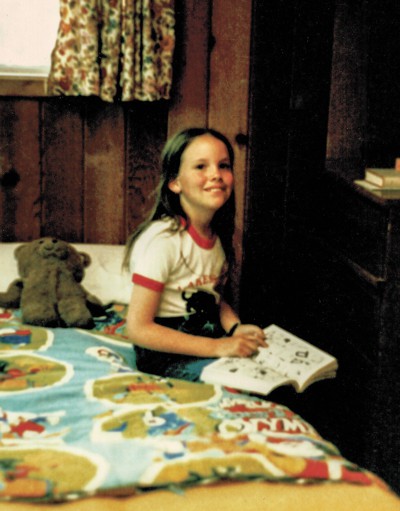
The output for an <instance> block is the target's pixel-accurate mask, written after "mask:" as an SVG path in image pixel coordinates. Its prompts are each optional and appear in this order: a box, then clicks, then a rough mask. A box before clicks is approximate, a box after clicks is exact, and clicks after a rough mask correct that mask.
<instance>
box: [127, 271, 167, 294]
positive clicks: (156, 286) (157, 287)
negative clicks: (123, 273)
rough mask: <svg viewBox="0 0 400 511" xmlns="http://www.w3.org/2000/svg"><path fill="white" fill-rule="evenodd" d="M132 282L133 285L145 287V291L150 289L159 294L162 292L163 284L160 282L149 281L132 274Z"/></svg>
mask: <svg viewBox="0 0 400 511" xmlns="http://www.w3.org/2000/svg"><path fill="white" fill-rule="evenodd" d="M132 282H133V283H134V284H138V285H139V286H143V287H147V289H152V290H153V291H158V292H160V293H161V292H162V291H163V290H164V284H163V283H162V282H158V280H153V279H149V278H148V277H144V276H143V275H139V274H138V273H134V274H133V275H132Z"/></svg>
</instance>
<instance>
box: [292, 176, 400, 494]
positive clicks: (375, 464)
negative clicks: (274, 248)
mask: <svg viewBox="0 0 400 511" xmlns="http://www.w3.org/2000/svg"><path fill="white" fill-rule="evenodd" d="M319 190H320V192H319V193H318V198H316V209H317V210H318V214H315V215H314V218H315V219H316V220H315V221H316V223H317V225H316V226H313V227H315V230H314V229H310V230H309V231H308V232H307V233H304V232H303V234H302V235H301V234H300V235H299V232H297V233H293V236H289V238H291V239H292V241H293V240H295V243H294V244H293V243H292V245H291V246H292V248H291V251H292V257H289V263H290V267H291V268H294V269H293V270H292V271H293V279H291V284H290V286H289V287H291V288H292V289H293V288H294V287H295V286H297V288H298V289H299V286H300V289H301V290H302V292H303V296H304V297H305V298H304V299H303V300H301V299H299V293H298V296H297V300H296V303H297V306H296V305H295V303H292V304H291V306H289V310H290V312H291V314H290V315H291V317H292V318H295V319H294V323H293V324H292V327H293V328H296V329H297V330H298V331H300V332H301V333H303V334H304V335H306V336H308V338H309V339H310V340H316V341H317V342H319V343H320V345H321V347H323V348H326V349H327V350H329V351H330V352H332V353H333V354H334V355H335V356H336V357H337V358H338V359H339V372H338V377H337V379H336V381H334V382H332V383H330V384H327V386H326V388H324V389H322V387H321V389H320V392H321V394H319V396H320V403H321V410H320V412H321V413H318V411H316V410H315V406H314V408H313V409H314V413H315V414H316V420H317V422H318V417H317V416H318V415H322V416H323V417H324V419H325V421H328V422H329V421H332V423H331V424H330V425H329V424H326V422H325V427H326V428H325V429H326V430H327V431H332V432H334V438H333V440H334V441H335V442H336V443H337V444H338V445H339V447H340V448H341V450H342V451H343V453H344V454H345V455H346V456H347V457H348V458H349V459H351V460H354V461H356V462H357V463H359V464H361V465H362V466H364V467H366V468H368V469H371V470H373V471H374V472H376V473H378V474H380V475H381V476H382V477H384V478H385V480H386V481H387V482H389V483H390V484H391V485H392V486H393V487H394V488H395V489H396V490H397V491H400V190H399V191H372V192H371V191H367V190H365V189H364V188H363V187H361V186H358V185H356V184H354V183H352V182H346V181H345V180H342V179H340V178H338V177H337V176H334V175H331V174H330V173H329V172H328V173H327V174H326V175H325V176H324V178H323V179H322V183H321V186H320V187H319ZM299 236H302V240H300V239H299ZM289 246H290V243H289ZM294 262H295V264H293V263H294ZM288 268H289V266H288ZM295 310H296V311H297V312H296V313H295V314H294V315H293V311H295ZM292 321H293V319H292ZM288 323H289V324H290V321H289V322H288ZM324 343H325V344H324ZM322 384H323V382H321V383H319V384H317V385H322ZM317 385H316V386H315V390H314V391H313V392H314V393H316V394H318V392H319V389H317ZM322 392H323V394H322ZM308 399H309V400H311V401H312V402H313V404H315V400H314V399H312V396H311V395H310V397H309V398H308ZM327 407H328V408H330V410H331V413H330V414H329V413H328V414H327V413H326V411H325V412H324V413H322V409H326V408H327ZM313 420H314V419H313ZM324 433H325V431H324Z"/></svg>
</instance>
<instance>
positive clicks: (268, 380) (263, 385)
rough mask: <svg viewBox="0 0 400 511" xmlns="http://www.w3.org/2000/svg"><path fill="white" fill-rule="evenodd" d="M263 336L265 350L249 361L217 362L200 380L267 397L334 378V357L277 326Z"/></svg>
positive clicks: (230, 358) (335, 366) (204, 372)
mask: <svg viewBox="0 0 400 511" xmlns="http://www.w3.org/2000/svg"><path fill="white" fill-rule="evenodd" d="M264 332H265V333H266V336H267V338H266V341H267V344H268V347H267V348H259V350H258V352H257V353H256V355H254V356H253V357H251V358H238V357H222V358H219V359H218V360H216V361H215V362H212V363H211V364H209V365H208V366H206V367H205V368H204V369H203V371H202V373H201V380H202V381H204V382H206V383H213V384H219V385H224V386H226V387H232V388H235V389H240V390H244V391H248V392H254V393H257V394H264V395H267V394H269V393H270V392H272V390H274V389H275V388H277V387H280V386H281V385H293V387H294V388H295V389H296V391H297V392H303V390H305V389H306V388H307V387H308V386H309V385H311V384H312V383H314V382H316V381H318V380H323V379H327V378H334V377H335V376H336V370H337V367H338V363H337V360H336V358H335V357H333V356H331V355H329V354H328V353H326V352H325V351H322V350H320V349H319V348H317V347H315V346H313V345H312V344H309V343H308V342H306V341H304V340H302V339H300V338H299V337H296V336H295V335H293V334H291V333H290V332H287V331H286V330H284V329H283V328H280V327H278V326H277V325H270V326H268V327H267V328H265V329H264Z"/></svg>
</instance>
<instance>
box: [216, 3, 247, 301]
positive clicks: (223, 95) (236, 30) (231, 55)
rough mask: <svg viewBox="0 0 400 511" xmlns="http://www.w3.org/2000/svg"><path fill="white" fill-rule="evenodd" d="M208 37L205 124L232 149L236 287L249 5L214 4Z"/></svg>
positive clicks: (243, 173)
mask: <svg viewBox="0 0 400 511" xmlns="http://www.w3.org/2000/svg"><path fill="white" fill-rule="evenodd" d="M212 33H213V36H214V38H215V46H214V48H213V51H212V53H211V61H210V94H209V114H208V122H209V125H210V126H211V127H212V128H215V129H217V130H219V131H222V132H223V133H224V134H225V135H227V136H228V138H229V139H230V140H231V142H232V143H233V145H234V149H235V158H236V162H235V194H236V209H237V213H236V233H235V239H234V243H235V251H236V259H237V268H236V270H235V275H233V278H234V281H235V282H234V285H235V287H237V286H238V283H239V281H240V273H241V264H242V241H243V226H244V203H245V194H246V174H247V141H248V98H249V73H250V37H251V2H249V1H248V0H214V1H213V13H212ZM237 292H238V291H237V290H236V293H237ZM236 298H237V297H236Z"/></svg>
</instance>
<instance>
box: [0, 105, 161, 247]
mask: <svg viewBox="0 0 400 511" xmlns="http://www.w3.org/2000/svg"><path fill="white" fill-rule="evenodd" d="M0 116H1V119H2V123H1V126H2V127H1V131H0V154H1V176H2V187H1V210H0V211H1V240H2V241H14V240H17V241H25V240H30V239H35V238H36V237H39V236H44V235H45V236H57V237H60V238H62V239H66V240H68V241H85V242H89V243H90V242H93V243H112V244H113V243H124V242H125V239H126V236H127V233H128V232H130V231H131V230H132V229H133V228H134V227H135V226H136V225H137V224H138V223H139V222H140V221H141V219H142V218H143V214H144V213H145V211H146V209H147V208H148V207H150V206H151V198H150V192H151V190H153V189H154V186H155V183H156V181H157V175H158V168H159V167H158V155H159V151H160V148H161V145H162V144H163V143H164V141H165V138H166V133H167V119H168V116H167V108H166V104H165V103H154V104H146V105H142V104H140V103H132V104H129V105H121V104H105V103H103V102H101V101H99V100H97V99H96V98H85V99H83V98H51V99H21V98H18V99H17V98H6V99H4V98H3V99H2V100H1V101H0Z"/></svg>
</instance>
